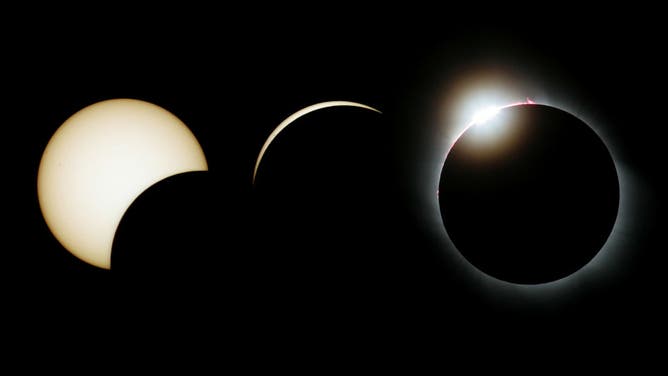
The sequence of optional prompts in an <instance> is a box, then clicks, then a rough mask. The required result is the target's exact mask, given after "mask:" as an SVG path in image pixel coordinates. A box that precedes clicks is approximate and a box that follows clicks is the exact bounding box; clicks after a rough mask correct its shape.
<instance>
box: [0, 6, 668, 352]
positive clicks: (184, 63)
mask: <svg viewBox="0 0 668 376" xmlns="http://www.w3.org/2000/svg"><path fill="white" fill-rule="evenodd" d="M221 12H222V14H221ZM286 13H289V12H287V11H286V10H285V9H281V11H280V12H279V11H277V10H274V11H272V10H270V9H269V10H265V11H263V14H264V16H263V17H258V16H257V15H256V12H255V11H253V10H250V9H229V10H228V11H227V12H225V11H224V10H221V11H220V12H214V11H213V10H208V11H207V10H205V9H202V10H189V11H187V12H185V11H184V12H181V11H180V10H179V9H171V10H169V11H167V12H166V13H165V14H160V15H157V14H156V15H152V16H149V15H151V13H148V12H146V13H144V12H136V13H135V12H129V11H122V10H114V11H110V13H108V14H107V15H108V17H103V16H99V18H94V19H91V20H89V21H83V20H81V18H79V17H70V18H66V19H65V20H66V21H67V22H62V23H57V22H54V23H53V24H49V25H52V27H45V28H44V29H42V31H41V32H37V33H34V34H30V35H29V34H25V35H23V34H22V35H21V38H12V37H11V36H10V35H8V34H6V33H5V35H4V36H3V38H8V39H9V40H8V43H7V45H8V46H9V47H5V48H9V53H7V54H6V55H5V58H4V60H5V62H6V63H8V64H9V65H8V68H5V69H4V72H5V75H4V76H5V79H4V80H3V87H4V91H5V98H6V99H5V101H4V105H3V110H4V111H3V112H4V113H5V122H4V128H3V129H5V130H6V131H9V134H8V135H7V136H6V138H4V147H3V152H5V153H7V156H5V159H4V160H5V161H6V162H5V166H6V168H8V169H9V174H8V175H7V174H6V175H5V178H4V179H3V185H4V187H5V188H8V192H9V193H8V194H7V195H5V200H6V201H5V202H6V203H7V205H6V206H5V207H8V208H9V211H5V223H6V226H5V232H6V233H7V234H6V235H5V236H4V238H5V239H7V238H9V241H7V240H6V243H5V245H4V246H3V247H2V249H3V255H2V259H1V265H2V277H1V278H2V286H3V287H2V288H3V296H4V298H3V299H4V303H3V305H4V307H3V310H4V311H5V312H9V314H10V315H11V316H12V317H13V318H14V319H13V321H10V320H8V322H14V323H16V324H17V325H21V326H22V327H25V328H37V329H36V330H35V333H37V334H36V335H40V333H41V334H44V333H53V332H52V331H55V332H58V333H59V334H60V335H64V334H63V333H65V332H66V330H63V328H68V329H67V330H72V331H73V332H76V333H79V332H81V333H90V332H93V331H98V330H99V331H100V333H105V334H104V335H110V334H111V335H113V333H116V334H117V335H118V337H119V338H123V339H125V340H127V341H131V339H132V338H133V335H134V334H133V333H136V332H134V331H133V330H130V329H128V328H133V327H135V326H137V327H142V328H144V329H142V333H144V334H143V335H144V336H146V337H150V338H152V339H153V340H155V338H156V336H154V335H153V334H156V333H163V334H162V335H164V332H163V328H164V325H163V324H162V323H163V322H169V325H168V329H165V330H167V331H168V332H169V333H175V335H176V334H179V335H183V336H186V337H188V338H199V337H198V336H200V335H203V336H206V337H211V338H217V341H219V342H223V343H224V345H225V346H230V345H234V346H232V347H233V348H234V349H235V350H233V353H234V354H238V355H239V356H241V357H249V358H252V357H253V356H254V355H252V354H265V353H274V351H276V352H280V351H282V350H281V349H280V347H281V344H282V343H283V342H284V340H285V339H290V340H294V339H295V338H299V339H300V341H301V342H300V341H298V342H300V343H302V346H303V347H309V346H304V344H307V343H312V344H318V345H332V344H335V343H337V344H339V345H344V346H346V344H350V345H357V346H359V342H358V341H359V340H360V338H362V337H363V338H366V339H367V340H370V341H378V342H381V341H380V340H379V339H383V338H384V339H386V340H388V341H390V342H391V340H392V339H395V338H398V337H399V336H402V335H407V336H410V337H411V338H415V339H417V338H419V339H425V340H427V339H428V340H436V341H437V342H440V341H448V340H451V341H453V342H458V343H459V341H463V340H465V339H470V338H471V336H472V337H474V338H477V339H481V340H483V341H484V340H485V339H492V338H496V339H498V338H508V336H509V335H511V333H512V334H513V335H517V336H518V337H519V342H524V345H525V346H526V345H527V344H529V343H536V341H538V343H543V342H542V341H543V339H545V338H547V337H549V338H552V339H555V338H556V340H558V339H569V338H570V339H574V338H576V339H584V340H585V342H586V341H595V342H594V343H595V344H600V343H603V342H605V341H603V339H602V338H603V337H606V335H609V334H610V333H611V332H614V333H616V334H625V335H628V334H630V335H639V334H640V333H645V332H648V331H651V332H656V333H662V330H663V326H664V325H663V323H662V321H663V313H662V312H664V309H663V308H661V300H662V299H661V296H662V294H663V286H664V285H665V282H664V280H663V278H664V277H663V276H664V273H662V270H663V268H664V264H663V261H664V260H665V256H664V255H663V254H662V247H661V246H660V245H658V244H661V243H660V242H659V241H658V224H657V219H658V205H657V200H658V198H659V196H660V195H661V194H662V191H660V190H659V189H658V187H657V182H658V177H659V175H661V174H662V171H663V157H662V156H661V154H662V153H661V150H662V147H661V144H660V143H661V141H660V140H661V138H662V137H661V136H660V135H661V134H662V131H661V128H662V124H663V123H664V121H663V118H664V114H663V112H664V110H663V106H662V104H661V102H662V95H655V94H654V92H655V91H656V90H659V91H660V90H661V87H662V85H663V84H665V82H664V81H665V79H664V67H665V64H664V62H663V61H662V60H661V59H663V58H659V56H658V53H657V49H658V48H659V40H660V38H659V35H658V30H659V27H658V25H657V24H655V23H652V22H641V25H640V26H630V24H627V23H624V22H621V21H619V20H617V19H615V18H610V19H603V18H601V19H597V20H590V19H587V18H585V17H582V18H578V17H575V18H571V17H566V16H565V15H564V16H563V17H562V16H561V15H559V17H562V18H561V21H560V22H556V21H548V19H551V18H550V17H549V16H548V15H546V14H544V12H543V11H536V14H535V17H533V18H532V17H526V16H522V17H520V16H519V15H516V16H515V17H512V16H508V17H501V15H500V14H496V15H494V16H492V14H493V13H494V12H490V14H489V15H488V16H487V17H483V18H481V19H477V18H476V17H473V16H471V15H469V16H465V17H464V16H462V17H461V20H460V21H456V19H457V18H460V17H459V16H456V15H455V14H452V13H450V14H447V15H444V16H443V18H442V19H440V18H439V17H435V14H431V15H430V17H424V14H420V15H418V14H412V13H410V12H409V13H403V12H400V10H399V9H395V10H393V12H391V13H382V12H380V13H375V12H368V11H363V10H360V11H359V12H357V11H355V12H353V11H350V10H348V11H343V10H337V9H327V8H324V7H323V9H317V10H316V9H313V11H312V13H309V12H307V14H306V15H304V16H297V15H296V14H294V15H291V16H289V17H287V18H285V17H283V16H282V15H283V14H286ZM426 13H429V12H426ZM630 13H631V15H632V14H633V12H630ZM96 14H98V13H96ZM105 14H106V13H105ZM111 14H113V15H114V16H111ZM570 16H572V15H570ZM626 16H627V17H630V16H629V15H626ZM639 17H640V16H639ZM27 25H30V24H29V23H28V24H26V27H28V26H27ZM478 72H480V73H478ZM476 77H478V78H479V77H483V78H480V80H481V82H483V83H484V80H485V77H496V78H498V77H501V78H502V79H501V81H503V82H505V83H506V84H507V85H509V86H512V87H513V94H512V95H515V94H516V93H517V96H518V97H517V98H515V100H516V101H523V100H525V99H526V98H527V97H529V98H532V99H533V100H535V101H537V102H540V103H545V104H549V105H553V106H557V107H560V108H562V109H564V110H566V111H569V112H572V113H575V114H577V115H581V116H584V117H585V118H587V119H592V121H593V122H595V123H596V124H590V125H592V127H593V128H595V129H596V131H597V132H598V133H599V134H600V135H601V137H602V139H603V140H604V142H605V143H606V145H608V147H609V148H610V149H611V153H612V154H613V158H614V160H615V164H616V166H617V168H618V170H623V173H622V174H621V175H622V178H621V179H623V181H622V180H620V185H621V187H622V188H621V191H622V193H621V194H622V197H623V198H622V200H623V201H624V202H625V206H624V207H623V210H622V209H621V208H620V212H621V214H620V215H621V216H623V217H620V218H623V221H622V224H623V226H622V225H619V228H618V231H619V235H618V236H617V237H616V238H615V239H618V242H617V244H616V245H615V247H614V250H613V251H611V252H614V257H613V256H611V257H607V258H603V261H601V262H600V263H598V264H596V266H595V267H594V268H593V271H589V272H587V273H586V275H584V276H581V277H578V278H576V279H574V280H571V281H570V282H564V283H561V284H557V285H554V286H551V287H547V288H542V289H540V288H539V289H533V290H532V289H527V288H522V287H514V286H511V285H508V284H499V283H497V282H495V281H494V280H492V279H489V278H487V277H485V276H484V275H482V274H480V273H479V272H476V271H475V270H473V269H471V268H470V266H468V265H467V264H464V263H463V262H462V260H461V258H460V257H459V256H458V255H457V251H456V249H453V248H452V246H451V245H449V244H447V242H444V241H443V239H444V234H443V232H442V231H444V230H443V225H442V223H440V222H439V221H440V218H439V217H438V215H436V216H434V208H437V199H436V195H435V190H433V189H432V188H433V187H432V186H431V185H430V184H432V183H433V181H437V180H438V179H439V176H440V167H439V163H442V157H443V156H444V155H445V153H446V152H447V149H443V148H442V145H443V142H444V141H443V140H444V139H445V138H446V133H447V129H448V128H447V127H448V126H451V125H448V124H447V119H451V118H452V117H451V116H450V115H451V114H452V113H454V112H456V111H457V109H456V107H457V104H456V103H455V102H456V100H455V99H453V98H455V97H457V94H455V92H456V91H457V89H456V87H458V86H457V85H460V83H461V82H463V81H466V80H475V79H476ZM494 82H499V80H496V81H494ZM492 85H495V84H492ZM495 87H496V88H497V89H498V90H501V91H503V90H504V86H503V85H496V86H495ZM119 97H125V98H135V99H141V100H145V101H148V102H151V103H154V104H157V105H159V106H161V107H163V108H165V109H167V110H168V111H170V112H172V113H173V114H175V115H176V116H178V117H179V118H180V119H181V120H182V121H183V122H184V123H185V124H186V125H188V127H189V128H190V129H191V130H192V131H193V133H194V134H195V136H196V137H197V139H198V141H199V142H200V144H201V145H202V148H203V150H204V153H205V155H206V157H207V161H208V163H209V168H210V171H209V172H206V173H189V174H184V175H181V176H175V177H172V178H169V179H167V180H165V181H164V182H161V183H158V184H156V185H155V186H153V187H151V188H150V189H149V190H148V191H146V192H145V193H144V194H143V195H142V196H140V197H139V198H138V199H137V200H136V201H135V203H134V204H133V205H132V206H131V207H130V209H129V210H128V212H127V213H126V215H125V217H124V218H123V220H122V222H121V225H120V226H119V229H118V231H117V234H116V238H115V242H114V249H113V252H114V254H113V256H112V265H113V266H118V267H117V268H114V267H112V270H111V271H107V270H101V269H97V268H95V267H92V266H89V265H87V264H85V263H83V262H81V261H79V260H78V259H76V258H75V257H74V256H72V255H71V254H70V253H69V252H67V251H66V250H65V249H64V248H63V247H62V246H60V244H59V243H58V242H57V241H56V239H55V238H54V237H53V236H52V235H51V233H50V232H49V230H48V228H47V226H46V224H45V223H44V221H43V219H42V216H41V213H40V210H39V205H38V202H37V193H36V177H37V168H38V165H39V161H40V158H41V153H42V151H43V150H44V147H45V146H46V144H47V142H48V140H49V138H50V137H51V135H52V134H53V132H54V131H55V130H56V129H57V128H58V126H60V125H61V124H62V122H64V121H65V120H66V119H67V118H68V117H69V116H70V115H72V114H74V113H75V112H76V111H78V110H80V109H81V108H83V107H85V106H87V105H89V104H93V103H95V102H97V101H100V100H104V99H112V98H119ZM329 100H349V101H355V102H360V103H363V104H366V105H369V106H372V107H374V108H377V109H379V110H380V111H382V112H383V113H382V114H380V115H379V114H376V113H373V112H370V111H366V110H362V109H359V108H338V109H336V108H335V109H331V108H330V109H324V110H321V111H318V112H315V113H313V114H310V115H308V116H306V117H304V118H303V119H300V120H298V121H297V122H295V123H294V124H293V125H291V126H290V127H288V128H287V129H286V130H285V132H284V133H282V134H281V135H280V136H279V138H277V140H276V141H275V143H274V144H272V146H271V147H270V149H269V151H268V152H267V154H266V155H265V159H264V160H263V162H262V163H263V164H262V165H261V168H260V171H259V173H258V181H257V184H256V186H255V187H254V186H253V185H252V184H251V179H252V173H253V167H254V164H255V160H256V157H257V154H258V152H259V150H260V148H261V146H262V144H263V143H264V141H265V139H266V137H267V136H268V135H269V133H270V132H271V131H272V130H273V129H274V127H276V126H277V125H278V124H279V123H280V122H281V121H282V120H283V119H285V118H286V117H287V116H289V115H290V114H292V113H293V112H295V111H297V110H299V109H301V108H303V107H306V106H308V105H311V104H314V103H318V102H322V101H329ZM500 104H506V103H500ZM6 114H9V117H7V116H6ZM439 158H441V159H439ZM430 179H431V180H430ZM434 179H435V180H434ZM430 192H431V193H430ZM430 194H433V195H432V196H430ZM624 195H626V196H624ZM624 197H626V198H624ZM436 210H437V209H436ZM436 213H437V212H436ZM509 215H512V214H509ZM154 256H155V257H159V258H160V259H159V260H160V261H159V262H156V263H153V262H152V260H154V259H155V258H154ZM158 266H159V267H158ZM116 269H117V270H116ZM92 328H95V329H94V330H93V329H92ZM112 328H117V329H119V330H118V331H117V330H116V329H112ZM76 329H78V330H76ZM119 333H120V334H119ZM147 333H150V334H147ZM584 333H587V334H584ZM170 336H171V335H169V336H166V337H164V338H168V337H169V338H171V337H170ZM157 337H160V335H158V336H157ZM582 337H584V338H582ZM160 338H162V337H160ZM156 341H157V340H156ZM532 341H533V342H532ZM550 341H551V340H550ZM608 343H612V345H613V346H614V344H615V342H614V340H613V341H612V342H608ZM221 345H222V344H221ZM337 346H338V345H337ZM283 350H285V349H283Z"/></svg>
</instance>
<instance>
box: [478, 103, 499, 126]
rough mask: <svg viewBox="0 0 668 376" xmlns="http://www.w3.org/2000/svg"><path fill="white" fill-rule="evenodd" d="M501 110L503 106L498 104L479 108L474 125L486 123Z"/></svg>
mask: <svg viewBox="0 0 668 376" xmlns="http://www.w3.org/2000/svg"><path fill="white" fill-rule="evenodd" d="M499 111H501V107H498V106H490V107H486V108H483V109H481V110H478V111H477V112H476V113H475V114H474V115H473V121H472V124H474V125H479V124H485V123H486V122H488V121H489V120H490V119H492V118H493V117H494V116H496V115H497V114H498V113H499Z"/></svg>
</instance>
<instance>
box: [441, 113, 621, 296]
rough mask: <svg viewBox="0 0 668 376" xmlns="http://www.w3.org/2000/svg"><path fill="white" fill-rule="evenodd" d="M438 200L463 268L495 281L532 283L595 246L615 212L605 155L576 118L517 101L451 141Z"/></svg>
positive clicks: (577, 263) (577, 261) (553, 276)
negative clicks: (464, 262)
mask: <svg viewBox="0 0 668 376" xmlns="http://www.w3.org/2000/svg"><path fill="white" fill-rule="evenodd" d="M438 199H439V204H440V210H441V216H442V218H443V223H444V225H445V229H446V231H447V233H448V236H449V237H450V239H451V240H452V242H453V243H454V245H455V247H456V248H457V249H458V250H459V252H461V254H462V255H463V256H464V257H465V258H466V259H467V260H468V261H469V262H470V263H471V264H473V265H474V266H475V267H476V268H478V269H479V270H481V271H483V272H484V273H486V274H488V275H490V276H493V277H496V278H498V279H501V280H503V281H507V282H513V283H520V284H539V283H545V282H550V281H555V280H558V279H560V278H563V277H566V276H568V275H570V274H572V273H574V272H575V271H577V270H578V269H580V268H582V267H583V266H584V265H585V264H587V263H588V262H589V261H590V260H591V259H592V258H593V257H594V256H595V255H596V254H597V253H598V252H599V250H600V249H601V247H602V246H603V244H604V243H605V242H606V240H607V239H608V236H609V235H610V232H611V230H612V227H613V225H614V223H615V219H616V217H617V210H618V207H619V181H618V177H617V172H616V170H615V165H614V162H613V160H612V157H611V155H610V152H609V151H608V149H607V148H606V146H605V144H604V143H603V142H602V140H601V139H600V138H599V137H598V135H597V134H596V133H595V132H594V131H593V130H592V129H591V128H590V127H589V126H588V125H587V124H586V123H584V122H583V121H582V120H580V119H578V118H577V117H575V116H573V115H571V114H570V113H568V112H565V111H563V110H560V109H557V108H554V107H550V106H546V105H534V104H527V105H516V106H510V107H506V108H503V109H502V110H501V111H500V112H499V113H498V114H497V115H496V116H494V117H493V118H492V119H490V120H489V121H487V122H484V123H481V124H474V125H473V126H471V127H469V128H468V129H467V130H466V131H465V132H464V133H463V134H462V135H461V136H460V138H459V139H458V140H457V141H456V142H455V144H454V146H453V147H452V149H451V150H450V152H449V154H448V156H447V158H446V160H445V164H444V166H443V170H442V172H441V180H440V183H439V198H438Z"/></svg>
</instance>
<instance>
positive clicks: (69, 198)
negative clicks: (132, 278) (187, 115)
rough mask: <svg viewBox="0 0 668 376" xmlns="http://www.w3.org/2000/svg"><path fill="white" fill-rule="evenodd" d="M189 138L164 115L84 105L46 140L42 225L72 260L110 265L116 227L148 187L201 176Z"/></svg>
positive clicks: (129, 102) (133, 105)
mask: <svg viewBox="0 0 668 376" xmlns="http://www.w3.org/2000/svg"><path fill="white" fill-rule="evenodd" d="M207 170H208V165H207V161H206V158H205V156H204V152H203V150H202V148H201V146H200V144H199V143H198V141H197V139H196V138H195V136H194V135H193V133H192V132H191V131H190V129H188V127H187V126H186V125H185V124H184V123H183V122H182V121H181V120H179V119H178V118H177V117H176V116H175V115H173V114H172V113H170V112H168V111H167V110H165V109H163V108H161V107H159V106H157V105H154V104H151V103H148V102H144V101H140V100H135V99H111V100H105V101H102V102H98V103H95V104H92V105H89V106H87V107H85V108H83V109H82V110H80V111H78V112H77V113H75V114H74V115H72V116H71V117H70V118H68V119H67V120H66V121H65V122H64V123H63V124H62V125H61V126H60V128H58V130H57V131H56V132H55V133H54V135H53V136H52V137H51V139H50V141H49V143H48V144H47V146H46V148H45V150H44V153H43V155H42V159H41V162H40V165H39V171H38V174H37V195H38V199H39V204H40V208H41V211H42V215H43V216H44V220H45V221H46V224H47V225H48V227H49V229H50V230H51V232H52V233H53V235H54V236H55V237H56V239H57V240H58V241H59V242H60V243H61V244H62V245H63V246H64V247H65V248H66V249H67V250H68V251H69V252H70V253H72V254H73V255H74V256H76V257H78V258H79V259H81V260H83V261H85V262H87V263H89V264H91V265H94V266H97V267H100V268H103V269H109V268H110V266H111V249H112V244H113V240H114V236H115V232H116V229H117V227H118V224H119V223H120V221H121V218H122V217H123V215H124V214H125V211H126V210H127V209H128V207H129V206H130V205H131V204H132V202H133V201H134V200H135V199H136V198H137V197H138V196H139V195H140V194H141V193H142V192H143V191H144V190H146V189H147V188H149V187H150V186H151V185H153V184H155V183H157V182H159V181H161V180H163V179H165V178H167V177H169V176H173V175H176V174H179V173H184V172H190V171H207Z"/></svg>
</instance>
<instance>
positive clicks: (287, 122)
mask: <svg viewBox="0 0 668 376" xmlns="http://www.w3.org/2000/svg"><path fill="white" fill-rule="evenodd" d="M336 106H351V107H360V108H365V109H367V110H371V111H375V112H377V113H379V114H382V112H380V111H379V110H377V109H375V108H373V107H371V106H367V105H365V104H361V103H357V102H349V101H329V102H321V103H316V104H313V105H310V106H308V107H304V108H302V109H301V110H299V111H297V112H295V113H294V114H292V115H290V116H288V117H287V118H286V119H285V120H283V121H282V122H281V123H280V124H279V125H278V126H277V127H276V129H274V130H273V131H272V132H271V134H270V135H269V137H267V140H266V141H265V142H264V145H262V149H260V154H259V155H258V157H257V161H256V162H255V168H254V169H253V184H255V176H256V175H257V170H258V168H259V167H260V161H262V156H263V155H264V153H265V152H266V151H267V148H269V145H270V144H271V142H272V141H273V140H274V138H276V136H278V134H279V133H281V131H282V130H283V129H285V127H287V126H288V125H290V123H292V122H293V121H295V120H297V119H299V118H300V117H302V116H304V115H306V114H308V113H310V112H313V111H316V110H320V109H323V108H327V107H336Z"/></svg>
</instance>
